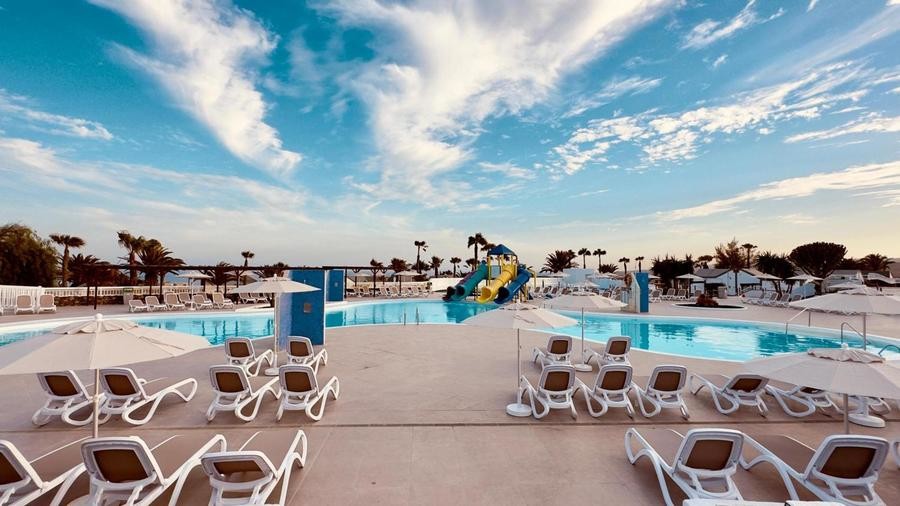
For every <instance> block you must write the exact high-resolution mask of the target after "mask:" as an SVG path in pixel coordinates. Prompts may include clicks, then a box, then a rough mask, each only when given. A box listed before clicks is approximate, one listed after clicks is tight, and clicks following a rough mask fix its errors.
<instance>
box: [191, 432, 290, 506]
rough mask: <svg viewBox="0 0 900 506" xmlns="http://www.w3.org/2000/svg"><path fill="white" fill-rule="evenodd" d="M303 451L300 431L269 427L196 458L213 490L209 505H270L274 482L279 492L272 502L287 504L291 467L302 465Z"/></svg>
mask: <svg viewBox="0 0 900 506" xmlns="http://www.w3.org/2000/svg"><path fill="white" fill-rule="evenodd" d="M306 452H307V440H306V433H304V432H303V431H302V430H297V431H296V432H294V431H286V430H282V431H279V430H276V431H272V430H270V431H265V432H256V433H254V434H253V435H252V436H250V438H249V439H248V440H247V441H246V442H245V443H244V444H243V445H241V446H240V447H239V448H238V449H236V450H229V451H222V452H214V453H207V454H206V455H204V456H203V457H201V459H200V461H201V464H202V466H203V471H204V472H205V473H206V475H207V476H209V484H210V485H211V486H212V489H213V493H212V497H211V498H210V504H247V505H262V504H267V503H268V504H273V503H272V502H269V501H268V500H267V499H268V497H269V496H270V495H271V494H272V492H273V491H274V490H275V487H276V486H277V485H278V483H281V493H280V495H279V500H278V502H277V503H274V504H287V491H288V486H289V485H290V481H291V470H292V469H293V467H294V465H296V466H297V467H298V468H302V467H303V466H305V465H306ZM279 457H280V458H279ZM273 460H274V461H275V462H278V463H279V465H278V467H275V464H273Z"/></svg>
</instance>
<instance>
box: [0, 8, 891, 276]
mask: <svg viewBox="0 0 900 506" xmlns="http://www.w3.org/2000/svg"><path fill="white" fill-rule="evenodd" d="M892 3H893V5H892ZM897 3H898V2H896V1H885V0H879V1H860V2H854V3H853V7H852V8H849V6H848V3H846V2H839V1H834V0H821V1H811V2H799V1H795V2H784V3H778V2H771V1H767V2H762V1H761V2H754V1H749V2H746V1H721V2H696V1H681V2H679V1H665V0H656V1H646V2H599V1H598V2H586V1H558V2H539V1H532V0H515V1H513V0H510V1H502V0H498V1H494V2H481V1H477V0H472V1H462V0H460V1H456V2H424V1H413V0H410V1H405V2H397V3H391V2H382V1H374V0H372V1H365V0H359V1H351V0H344V1H331V2H324V1H323V2H295V1H280V2H249V1H248V2H232V1H226V0H219V1H213V0H194V1H187V0H184V1H178V0H134V1H129V2H118V1H115V0H90V1H87V2H79V1H73V2H50V1H38V0H33V1H27V2H26V1H15V0H0V197H2V198H0V213H2V216H3V220H2V221H4V222H6V221H20V222H23V223H27V224H30V225H32V226H34V227H36V228H37V229H38V231H39V232H40V233H42V234H49V233H52V232H65V233H71V234H76V235H79V236H82V237H84V238H85V239H86V240H87V243H88V246H87V248H86V249H85V251H86V252H89V253H94V254H96V255H98V256H102V257H106V258H111V257H113V256H115V255H118V254H120V252H119V251H118V250H117V247H116V245H115V240H114V239H115V236H114V232H115V230H119V229H123V228H124V229H128V230H130V231H131V232H133V233H136V234H142V235H146V236H152V237H156V238H159V239H160V240H162V241H163V242H164V243H165V244H167V245H169V246H170V247H171V248H172V249H173V250H175V252H176V254H178V255H179V256H181V257H183V258H185V259H187V260H189V261H192V262H212V261H218V260H228V261H231V262H238V261H240V257H239V252H240V251H242V250H244V249H252V250H254V251H256V252H257V261H259V262H261V263H262V262H274V261H278V260H285V261H289V262H291V263H308V264H314V263H322V262H328V263H335V262H352V263H367V262H368V260H369V258H371V257H373V256H374V257H377V258H380V259H384V260H387V259H389V258H390V257H392V256H403V257H406V258H414V255H415V249H414V248H413V247H412V241H413V240H416V239H424V240H426V241H428V242H429V244H431V249H430V250H429V254H431V253H434V254H437V255H439V256H442V257H444V258H449V257H451V256H460V257H463V258H465V257H466V253H467V252H466V250H465V240H466V237H467V236H469V235H471V234H472V233H474V232H483V233H484V234H485V235H486V236H487V237H488V238H489V239H490V240H492V241H494V242H503V243H505V244H507V245H509V246H510V247H512V248H513V249H515V250H517V251H518V252H519V253H520V254H521V255H522V256H523V257H524V258H525V259H526V260H527V261H528V262H530V263H540V262H541V259H542V257H543V256H544V254H545V253H546V252H547V251H550V250H553V249H560V248H565V249H568V248H574V249H578V248H580V247H590V248H591V249H594V248H600V247H602V248H603V249H606V250H607V251H608V253H609V255H610V256H609V258H610V259H614V258H618V257H621V256H629V257H632V258H633V257H635V256H638V255H643V256H646V257H648V258H649V257H652V256H655V255H661V254H665V253H671V254H678V255H680V254H684V253H693V254H695V255H701V254H705V253H709V252H711V250H712V248H713V246H714V245H715V244H717V243H719V242H722V241H727V240H729V239H730V238H731V237H732V236H737V238H738V239H739V240H741V241H742V242H744V241H749V242H752V243H755V244H758V245H759V246H760V247H761V248H762V249H770V250H774V251H789V250H790V249H791V248H792V247H793V246H795V245H797V244H800V243H803V242H806V241H812V240H830V241H836V242H841V243H844V244H846V245H847V246H848V248H849V249H850V253H851V254H853V255H856V256H861V255H865V254H867V253H870V252H873V251H877V252H881V253H884V254H887V255H890V256H900V235H898V234H897V233H896V232H897V223H900V51H897V47H900V35H898V31H900V5H897ZM469 254H470V252H469ZM591 264H593V262H591Z"/></svg>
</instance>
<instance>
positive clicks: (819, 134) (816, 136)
mask: <svg viewBox="0 0 900 506" xmlns="http://www.w3.org/2000/svg"><path fill="white" fill-rule="evenodd" d="M884 132H900V116H896V117H893V118H885V117H882V116H880V115H879V114H874V113H872V114H867V115H865V116H863V117H862V118H860V119H857V120H854V121H851V122H849V123H845V124H843V125H840V126H837V127H834V128H830V129H828V130H817V131H814V132H806V133H802V134H797V135H792V136H790V137H788V138H787V139H785V142H788V143H791V142H802V141H820V140H825V139H834V138H835V137H840V136H843V135H851V134H860V133H884Z"/></svg>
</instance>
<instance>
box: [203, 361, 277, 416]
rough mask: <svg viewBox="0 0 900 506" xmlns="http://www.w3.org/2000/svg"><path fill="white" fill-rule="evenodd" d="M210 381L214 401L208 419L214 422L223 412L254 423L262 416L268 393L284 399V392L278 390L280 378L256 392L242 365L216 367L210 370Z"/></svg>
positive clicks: (270, 381)
mask: <svg viewBox="0 0 900 506" xmlns="http://www.w3.org/2000/svg"><path fill="white" fill-rule="evenodd" d="M209 380H210V382H211V383H212V386H213V393H214V397H213V400H212V401H211V402H210V403H209V408H207V410H206V419H207V420H208V421H212V420H213V419H214V418H215V417H216V414H217V413H218V412H220V411H230V412H233V413H234V415H235V416H237V417H238V418H239V419H240V420H242V421H244V422H249V421H252V420H254V419H255V418H256V415H257V414H258V413H259V406H260V404H262V401H263V399H264V398H265V395H266V394H267V393H269V394H272V397H274V398H276V399H279V398H281V390H280V389H278V388H277V385H278V378H272V379H271V380H269V381H268V382H266V383H265V384H263V385H262V386H261V387H260V388H259V389H257V390H254V389H253V385H251V384H250V378H249V377H248V376H247V372H246V371H245V370H244V369H243V368H242V367H241V366H238V365H214V366H211V367H210V368H209ZM251 403H255V404H254V405H253V410H252V411H251V412H250V414H249V415H246V414H244V412H243V411H244V408H245V407H246V406H247V405H249V404H251Z"/></svg>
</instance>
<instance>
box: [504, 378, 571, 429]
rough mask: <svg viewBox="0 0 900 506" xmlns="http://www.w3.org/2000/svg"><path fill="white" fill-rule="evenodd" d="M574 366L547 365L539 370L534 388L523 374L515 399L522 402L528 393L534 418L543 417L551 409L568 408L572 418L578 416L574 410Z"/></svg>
mask: <svg viewBox="0 0 900 506" xmlns="http://www.w3.org/2000/svg"><path fill="white" fill-rule="evenodd" d="M575 391H576V387H575V368H574V367H572V366H571V365H548V366H547V367H544V369H543V370H542V371H541V377H540V379H539V380H538V386H537V388H535V387H534V386H533V385H532V384H531V382H529V381H528V378H526V377H525V376H524V375H523V376H522V377H521V378H519V391H518V392H517V395H516V397H517V401H518V403H519V404H522V403H523V400H524V396H525V394H526V393H527V394H528V402H529V404H530V405H531V414H532V415H533V416H534V417H535V418H538V419H540V418H543V417H545V416H547V413H549V412H550V410H551V409H569V410H570V411H571V413H572V418H578V413H577V412H576V411H575V402H574V400H573V397H574V396H575Z"/></svg>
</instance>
